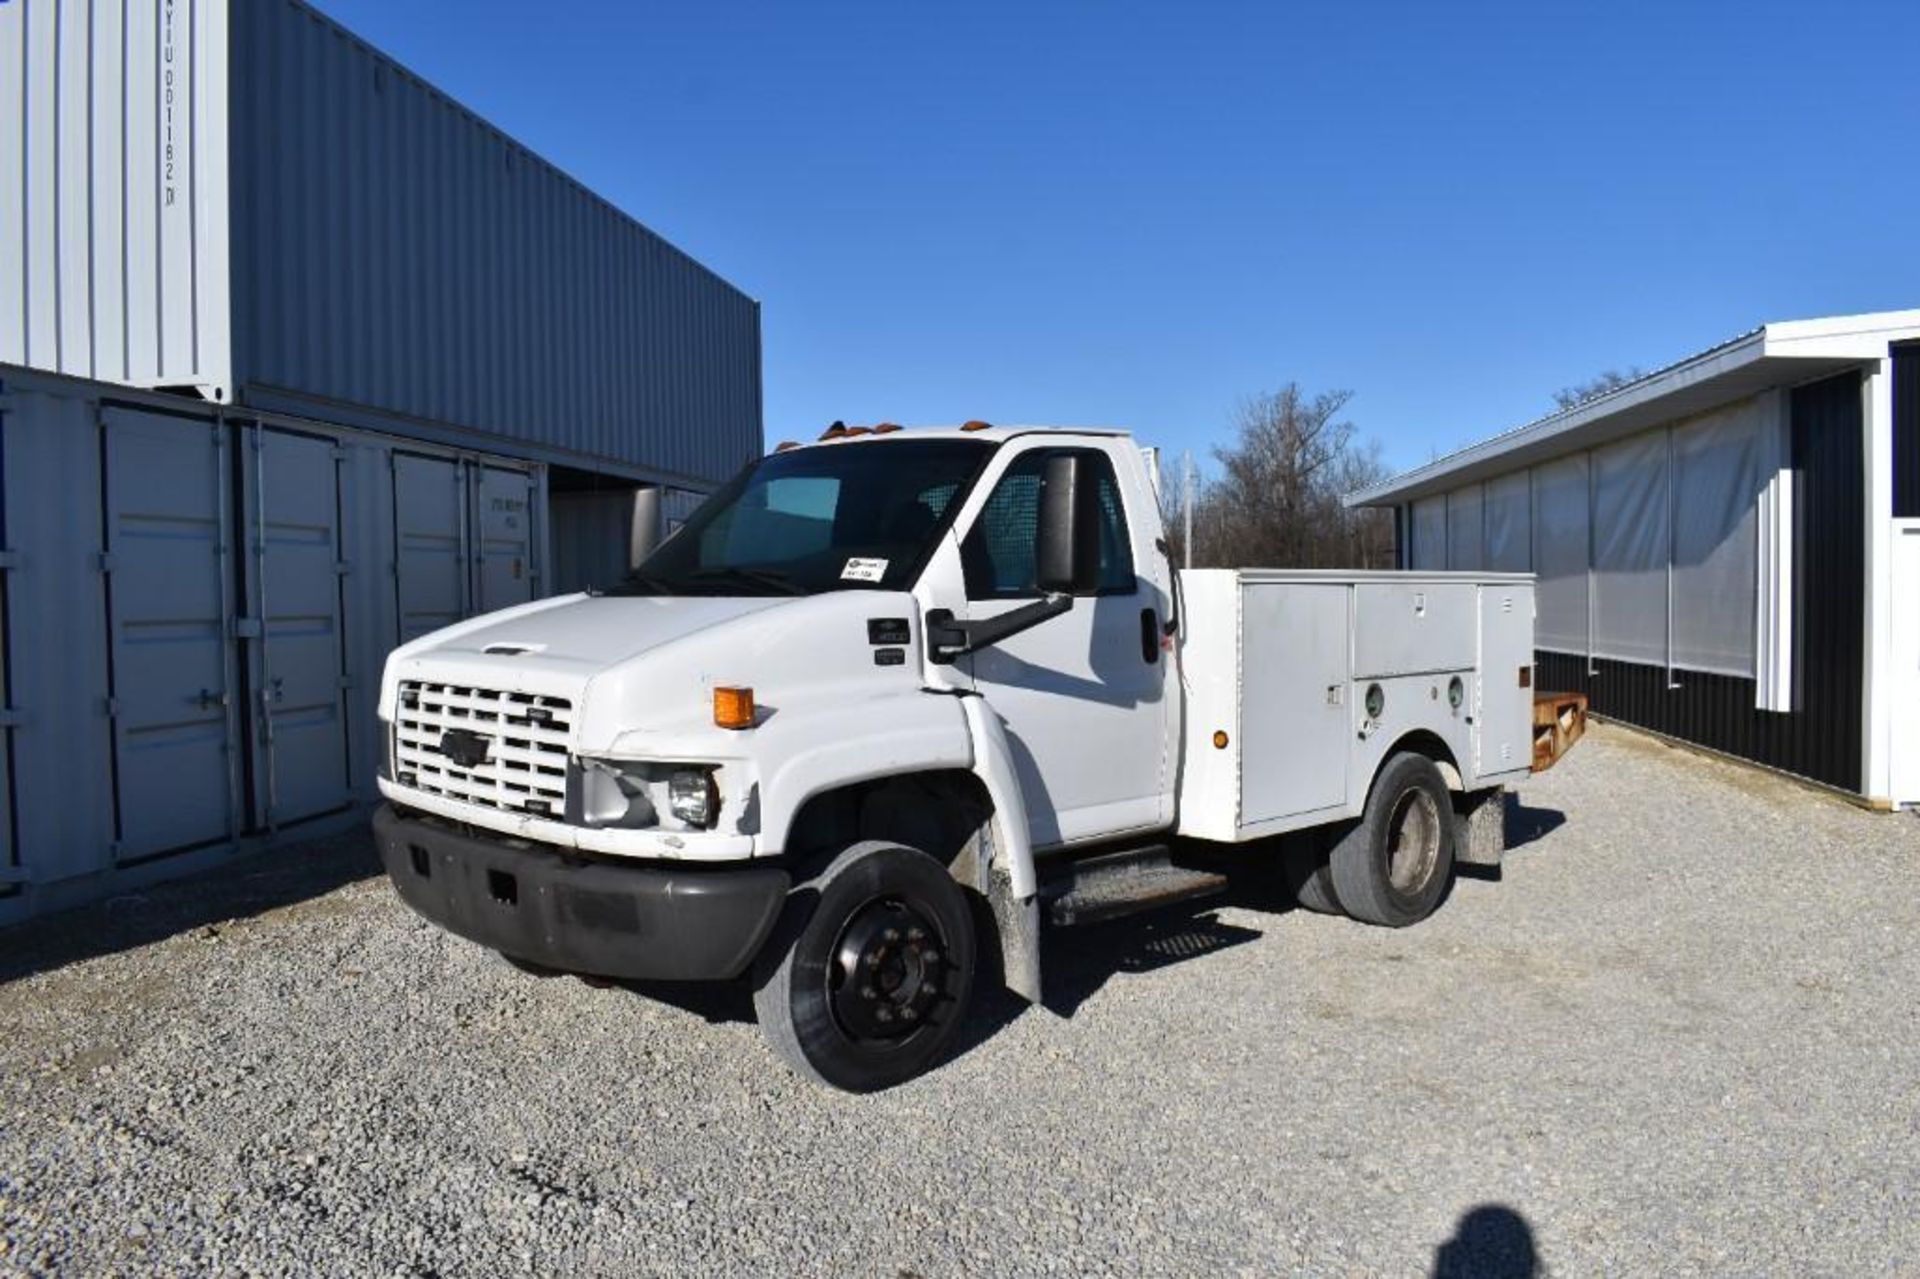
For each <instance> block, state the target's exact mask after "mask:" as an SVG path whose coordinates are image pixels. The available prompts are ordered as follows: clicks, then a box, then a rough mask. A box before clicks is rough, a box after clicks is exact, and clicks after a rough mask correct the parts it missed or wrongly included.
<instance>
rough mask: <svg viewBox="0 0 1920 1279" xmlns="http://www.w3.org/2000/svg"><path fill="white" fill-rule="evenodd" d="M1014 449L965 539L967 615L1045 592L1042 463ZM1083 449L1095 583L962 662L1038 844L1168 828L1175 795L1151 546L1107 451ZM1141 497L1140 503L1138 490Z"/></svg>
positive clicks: (1034, 452)
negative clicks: (1095, 503)
mask: <svg viewBox="0 0 1920 1279" xmlns="http://www.w3.org/2000/svg"><path fill="white" fill-rule="evenodd" d="M1060 451H1061V450H1058V449H1051V448H1046V447H1044V446H1036V447H1031V448H1029V449H1027V450H1026V451H1024V452H1022V453H1019V454H1018V455H1016V456H1014V457H1013V458H1012V460H1011V461H1010V462H1009V463H1008V465H1007V466H1006V468H1005V470H1004V471H1003V472H1002V473H1001V475H1000V478H999V479H998V480H997V481H996V482H995V483H994V486H993V488H992V489H991V491H990V492H989V494H988V496H987V500H986V504H985V506H984V507H982V508H981V510H980V512H979V514H978V515H977V516H976V517H975V519H974V522H973V524H972V526H971V527H970V528H969V529H968V530H967V532H966V534H965V536H964V538H963V540H962V542H961V560H962V564H963V567H964V572H965V576H966V582H967V601H968V604H967V615H968V616H969V617H971V618H973V619H976V620H978V619H981V618H987V617H994V616H997V615H999V614H1001V613H1006V612H1010V611H1012V610H1013V609H1016V608H1019V607H1021V606H1022V605H1023V604H1027V603H1030V602H1031V601H1033V600H1034V599H1037V598H1038V597H1039V592H1038V590H1037V589H1036V588H1035V586H1034V569H1035V563H1034V548H1035V541H1036V534H1037V532H1038V524H1039V511H1040V489H1041V484H1042V475H1043V473H1044V470H1045V465H1046V458H1047V457H1049V456H1052V455H1053V454H1055V453H1058V452H1060ZM1076 451H1079V452H1082V453H1083V454H1084V456H1085V457H1086V458H1087V460H1088V463H1089V464H1090V465H1091V467H1092V469H1093V477H1094V481H1095V484H1096V490H1097V492H1098V494H1099V498H1100V509H1101V513H1102V521H1101V524H1102V528H1101V555H1100V560H1101V564H1100V589H1099V591H1098V592H1097V593H1095V594H1090V595H1085V596H1081V597H1079V598H1077V599H1076V600H1075V601H1074V605H1073V608H1072V609H1071V610H1070V611H1069V612H1067V613H1064V614H1062V615H1060V616H1058V617H1054V618H1051V619H1049V620H1047V621H1045V622H1042V623H1040V624H1039V625H1038V626H1035V627H1033V628H1031V629H1029V630H1027V631H1024V632H1022V633H1021V634H1019V635H1015V636H1014V637H1012V638H1011V639H1007V640H1003V641H1002V642H1000V643H999V644H996V645H993V646H991V647H989V648H985V649H982V650H980V651H979V652H977V653H975V654H973V655H972V656H971V657H969V658H967V659H964V660H965V661H966V662H967V663H968V665H969V667H970V670H969V673H970V674H971V676H972V678H973V683H974V687H975V689H976V690H977V691H978V692H980V693H981V694H983V695H984V696H985V697H986V699H987V701H988V703H989V704H990V705H991V706H992V707H993V709H994V710H995V711H996V712H997V713H998V714H999V715H1000V717H1001V720H1002V722H1003V724H1004V726H1005V728H1006V733H1007V740H1008V742H1009V744H1010V745H1011V746H1012V748H1013V752H1014V757H1015V758H1014V764H1015V767H1016V768H1017V769H1018V771H1019V774H1020V785H1021V790H1022V791H1023V793H1024V796H1025V799H1026V805H1027V819H1028V825H1029V826H1030V827H1031V833H1032V837H1033V842H1034V843H1035V845H1037V846H1046V845H1052V844H1060V843H1070V842H1073V841H1077V840H1084V839H1091V838H1096V837H1099V836H1103V835H1111V834H1119V833H1122V832H1125V831H1129V830H1139V829H1145V828H1152V827H1156V826H1160V825H1163V824H1164V823H1165V822H1166V821H1167V820H1168V818H1169V816H1170V813H1169V807H1170V805H1169V802H1168V798H1167V795H1166V789H1167V772H1166V768H1167V699H1166V696H1165V677H1166V672H1167V666H1168V660H1167V654H1166V653H1165V652H1164V651H1163V648H1162V645H1161V642H1160V635H1161V631H1160V627H1161V623H1162V621H1163V620H1164V618H1163V614H1162V612H1161V603H1160V599H1161V597H1160V592H1159V591H1158V589H1157V588H1156V587H1155V585H1154V584H1153V582H1152V580H1151V579H1150V577H1149V575H1148V572H1143V571H1142V569H1143V567H1145V568H1146V569H1148V570H1149V571H1150V569H1151V561H1150V560H1147V559H1145V558H1144V557H1145V556H1150V555H1152V554H1154V553H1155V552H1154V549H1153V548H1152V547H1140V546H1136V545H1135V543H1134V539H1133V538H1132V537H1131V536H1130V535H1129V529H1130V526H1131V527H1139V528H1141V529H1143V530H1144V529H1148V528H1151V527H1153V522H1152V521H1151V520H1149V519H1146V518H1134V519H1131V520H1129V518H1128V516H1129V514H1131V512H1129V510H1128V509H1127V500H1128V499H1126V498H1123V496H1122V487H1121V485H1120V483H1119V481H1118V478H1117V476H1116V473H1115V471H1114V468H1113V464H1112V461H1111V459H1110V458H1109V457H1108V456H1107V455H1106V454H1105V453H1103V452H1100V451H1099V450H1095V449H1086V450H1076ZM1131 500H1133V501H1135V502H1139V501H1144V500H1145V499H1144V498H1143V497H1139V496H1134V497H1132V499H1131Z"/></svg>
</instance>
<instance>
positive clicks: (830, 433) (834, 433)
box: [820, 422, 847, 440]
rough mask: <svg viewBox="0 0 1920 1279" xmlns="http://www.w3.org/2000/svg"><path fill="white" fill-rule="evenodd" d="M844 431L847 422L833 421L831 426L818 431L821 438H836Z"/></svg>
mask: <svg viewBox="0 0 1920 1279" xmlns="http://www.w3.org/2000/svg"><path fill="white" fill-rule="evenodd" d="M846 433H847V424H846V423H845V422H835V423H834V424H833V425H832V426H830V427H828V428H827V429H826V430H824V431H822V432H820V438H821V439H823V440H837V439H839V438H840V437H841V436H843V435H845V434H846Z"/></svg>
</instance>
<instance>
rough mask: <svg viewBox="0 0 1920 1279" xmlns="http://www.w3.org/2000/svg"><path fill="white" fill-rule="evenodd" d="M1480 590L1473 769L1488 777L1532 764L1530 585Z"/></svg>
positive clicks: (1528, 583) (1529, 583)
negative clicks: (1478, 662)
mask: <svg viewBox="0 0 1920 1279" xmlns="http://www.w3.org/2000/svg"><path fill="white" fill-rule="evenodd" d="M1479 589H1480V664H1479V675H1478V676H1477V678H1476V679H1475V680H1474V697H1473V708H1474V711H1473V770H1474V773H1475V774H1476V775H1477V776H1479V777H1492V776H1495V775H1497V774H1500V773H1506V772H1511V771H1512V770H1514V769H1516V768H1529V767H1531V766H1532V763H1533V584H1532V583H1531V582H1516V583H1513V584H1511V585H1508V584H1504V583H1503V584H1500V585H1490V586H1482V587H1480V588H1479ZM1523 681H1524V682H1523Z"/></svg>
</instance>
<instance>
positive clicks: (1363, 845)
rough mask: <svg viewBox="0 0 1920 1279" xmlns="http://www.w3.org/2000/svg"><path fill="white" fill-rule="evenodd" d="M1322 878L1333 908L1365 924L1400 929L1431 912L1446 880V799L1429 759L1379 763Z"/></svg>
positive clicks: (1449, 816)
mask: <svg viewBox="0 0 1920 1279" xmlns="http://www.w3.org/2000/svg"><path fill="white" fill-rule="evenodd" d="M1327 878H1328V880H1329V881H1330V884H1331V887H1332V890H1333V896H1334V898H1335V899H1336V900H1337V901H1338V903H1339V905H1340V908H1341V909H1342V910H1344V911H1345V912H1346V913H1347V914H1349V915H1351V916H1353V917H1354V918H1355V919H1358V920H1361V921H1363V922H1365V923H1369V924H1380V925H1383V926H1385V927H1387V928H1405V927H1406V926H1407V925H1408V924H1417V923H1419V922H1420V921H1421V920H1423V919H1425V918H1426V917H1427V916H1428V915H1431V914H1432V913H1433V912H1434V908H1435V907H1437V906H1439V904H1440V899H1441V898H1442V897H1444V896H1446V892H1447V885H1448V883H1449V882H1450V881H1451V880H1452V878H1453V795H1452V792H1450V791H1449V790H1448V789H1447V782H1446V779H1445V778H1443V777H1442V776H1440V770H1439V768H1437V767H1436V766H1435V765H1434V762H1433V761H1432V760H1430V759H1428V758H1427V757H1426V756H1424V755H1415V754H1412V753H1403V754H1399V755H1395V756H1393V757H1391V758H1390V759H1388V760H1387V762H1386V764H1384V765H1383V766H1382V767H1381V769H1380V775H1379V776H1378V777H1376V778H1375V779H1374V783H1373V790H1372V792H1371V793H1370V794H1369V795H1368V796H1367V807H1366V810H1365V811H1364V812H1363V813H1362V814H1361V817H1360V821H1359V822H1358V824H1356V825H1355V826H1354V827H1353V828H1352V829H1351V830H1349V831H1348V832H1347V833H1346V834H1345V835H1343V836H1342V837H1341V838H1340V840H1339V842H1338V843H1336V844H1335V845H1334V846H1333V852H1332V854H1331V855H1330V856H1329V857H1328V858H1327Z"/></svg>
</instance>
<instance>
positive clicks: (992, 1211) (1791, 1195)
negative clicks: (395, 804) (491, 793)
mask: <svg viewBox="0 0 1920 1279" xmlns="http://www.w3.org/2000/svg"><path fill="white" fill-rule="evenodd" d="M1512 821H1513V832H1512V834H1513V838H1514V839H1515V840H1516V841H1520V840H1524V841H1525V842H1524V843H1523V844H1521V846H1519V847H1518V848H1516V849H1515V851H1514V852H1513V853H1512V854H1511V855H1510V856H1509V859H1508V863H1507V866H1506V868H1505V871H1504V876H1503V879H1502V880H1501V881H1500V882H1489V881H1486V880H1462V881H1461V882H1460V883H1459V885H1458V886H1457V888H1456V889H1455V891H1454V894H1453V897H1452V899H1451V901H1449V902H1448V903H1447V905H1446V906H1445V907H1444V908H1443V909H1442V910H1441V912H1440V913H1439V914H1438V915H1437V916H1436V917H1434V918H1433V919H1432V920H1430V921H1428V922H1427V923H1425V924H1423V925H1421V926H1419V927H1417V928H1414V929H1411V930H1407V931H1401V932H1391V931H1386V930H1382V929H1374V928H1366V927H1362V926H1360V925H1357V924H1352V923H1348V922H1344V921H1340V920H1335V919H1329V918H1324V917H1321V916H1316V915H1310V914H1307V913H1305V912H1302V911H1295V910H1286V909H1284V908H1283V907H1282V906H1281V905H1280V904H1278V903H1271V902H1264V901H1263V900H1262V899H1261V898H1260V896H1259V895H1258V894H1257V893H1250V894H1244V895H1240V896H1236V897H1234V898H1231V899H1229V904H1228V905H1226V906H1224V907H1218V908H1217V909H1212V910H1205V911H1199V912H1190V913H1188V914H1184V915H1182V914H1179V913H1175V914H1174V915H1172V916H1168V917H1161V918H1159V919H1157V920H1154V921H1153V922H1150V923H1149V922H1143V921H1141V920H1134V921H1123V922H1122V923H1119V924H1116V925H1112V926H1109V927H1107V928H1105V929H1103V930H1097V931H1094V930H1082V931H1080V932H1078V933H1066V934H1056V935H1055V938H1054V941H1055V945H1054V947H1053V950H1052V952H1051V954H1052V961H1051V962H1052V965H1053V967H1052V971H1051V976H1052V978H1053V979H1054V982H1055V985H1056V987H1057V989H1058V999H1057V1002H1058V1003H1059V1005H1060V1007H1061V1009H1062V1011H1063V1012H1064V1013H1065V1014H1066V1015H1064V1016H1063V1015H1061V1014H1060V1013H1054V1012H1042V1011H1039V1010H1023V1009H1021V1008H1020V1007H1019V1006H1018V1005H1015V1004H1013V1003H1011V1002H1010V1001H1006V1000H1004V999H1003V1000H999V1001H996V1002H995V1003H994V1004H992V1006H990V1007H989V1008H988V1009H987V1010H986V1012H985V1014H984V1015H983V1016H982V1017H981V1018H980V1019H979V1025H978V1029H977V1033H975V1035H974V1036H973V1037H972V1039H971V1040H970V1041H969V1044H968V1046H967V1048H966V1050H965V1051H964V1052H963V1053H962V1054H961V1055H960V1056H959V1057H958V1058H957V1059H956V1060H954V1061H953V1062H951V1063H950V1064H948V1065H947V1066H945V1067H944V1068H942V1069H940V1070H938V1071H937V1072H935V1073H934V1074H932V1075H931V1076H929V1077H927V1078H924V1079H921V1080H918V1081H916V1082H914V1083H912V1084H910V1085H907V1086H905V1087H903V1088H899V1089H896V1090H894V1091H893V1092H890V1093H885V1094H882V1095H879V1096H872V1097H866V1098H856V1097H849V1096H844V1095H839V1094H834V1093H829V1092H824V1091H820V1090H817V1089H814V1088H811V1087H807V1086H804V1085H802V1084H801V1083H800V1082H799V1081H798V1080H796V1079H795V1078H793V1077H792V1076H790V1075H788V1074H787V1073H786V1072H785V1071H783V1070H782V1069H781V1068H780V1067H779V1066H778V1065H777V1064H775V1062H774V1061H773V1059H772V1058H771V1056H770V1055H769V1054H768V1053H767V1051H765V1049H764V1048H763V1047H762V1045H761V1042H760V1040H759V1038H758V1034H757V1031H756V1030H755V1028H754V1026H753V1025H752V1024H751V1020H750V1014H749V1011H748V1008H747V1005H746V1001H745V999H744V997H741V996H738V995H735V994H732V993H730V992H723V991H722V992H716V991H713V990H695V991H690V992H682V993H679V994H677V995H675V996H674V1002H663V1001H661V1000H659V999H654V998H642V997H640V996H638V995H636V994H635V993H633V992H632V991H629V990H625V989H619V988H612V989H595V988H591V987H588V986H586V985H584V984H582V983H580V982H577V981H574V980H572V979H558V980H540V979H537V978H532V977H527V976H524V975H521V974H519V973H516V972H514V971H511V970H509V969H508V968H506V967H505V966H503V965H501V964H500V963H498V962H496V961H495V960H494V959H492V958H491V957H490V956H489V955H487V954H485V953H483V952H481V951H480V950H478V949H476V948H475V947H473V946H470V945H468V944H467V943H464V942H461V941H458V940H455V939H452V938H449V937H447V936H445V935H443V934H441V933H439V932H437V931H436V930H434V929H432V928H430V927H428V926H427V925H425V924H423V923H421V922H419V921H417V920H416V919H415V918H414V917H413V916H411V915H410V914H409V913H408V912H407V911H406V910H405V909H404V908H403V907H402V906H401V905H400V904H399V903H398V901H397V900H396V899H395V898H394V897H393V896H392V895H391V893H389V892H388V890H387V888H386V886H385V884H384V882H383V881H382V880H380V879H378V878H375V877H373V876H372V871H373V864H372V858H371V853H370V851H369V848H368V845H367V843H366V840H365V837H364V836H363V835H361V836H354V837H351V838H345V839H340V840H336V841H332V842H329V843H325V844H320V845H315V846H311V847H308V848H305V849H301V850H296V851H295V852H292V853H282V854H280V855H279V856H278V857H277V858H273V859H270V860H262V861H255V862H252V863H249V864H246V865H244V866H242V867H240V868H238V869H236V870H235V871H231V872H229V873H228V874H227V875H225V876H224V877H221V878H218V879H211V880H203V881H198V882H191V883H188V884H184V885H176V886H174V887H171V888H168V889H165V890H162V891H158V892H154V893H150V894H147V895H145V896H143V897H140V898H130V899H124V900H121V901H118V902H115V903H113V904H112V905H111V906H110V907H109V908H107V909H106V910H104V911H102V910H95V911H93V912H91V913H88V914H85V915H78V916H69V917H66V918H64V919H57V920H49V921H44V922H42V923H40V924H36V925H32V926H30V927H29V928H26V929H19V930H15V931H13V932H12V933H10V934H0V1272H6V1271H11V1270H18V1271H20V1272H38V1271H64V1272H71V1273H89V1274H92V1273H116V1272H118V1273H127V1274H149V1273H162V1272H166V1273H179V1272H182V1271H188V1270H206V1271H212V1272H216V1273H236V1274H237V1273H270V1274H281V1273H310V1272H330V1273H370V1274H438V1275H480V1276H487V1275H494V1274H503V1273H507V1274H510V1273H522V1272H526V1273H539V1274H564V1273H583V1274H607V1275H617V1274H636V1273H668V1272H685V1271H689V1270H696V1269H697V1270H700V1271H705V1272H721V1273H736V1274H740V1273H833V1274H870V1275H883V1276H893V1277H896V1279H897V1277H898V1276H904V1275H908V1274H913V1275H925V1276H933V1275H945V1274H953V1273H958V1272H963V1271H976V1272H982V1273H993V1274H1007V1273H1015V1272H1020V1273H1040V1272H1071V1273H1085V1272H1093V1273H1103V1272H1117V1273H1136V1274H1138V1273H1151V1274H1156V1275H1159V1274H1176V1273H1197V1272H1201V1271H1211V1270H1217V1269H1228V1270H1234V1271H1241V1272H1253V1273H1262V1274H1267V1273H1274V1272H1276V1271H1285V1270H1290V1269H1296V1268H1297V1269H1306V1270H1313V1271H1316V1272H1321V1273H1327V1272H1332V1273H1374V1272H1378V1273H1386V1274H1394V1275H1405V1274H1415V1273H1426V1272H1428V1271H1429V1270H1433V1271H1437V1272H1438V1273H1442V1274H1490V1273H1491V1274H1501V1273H1525V1272H1526V1271H1525V1269H1524V1266H1525V1265H1526V1264H1527V1263H1529V1262H1531V1261H1534V1260H1536V1259H1537V1261H1538V1263H1539V1264H1540V1266H1541V1267H1542V1268H1544V1269H1551V1270H1553V1271H1556V1272H1559V1273H1562V1274H1575V1273H1590V1272H1594V1271H1602V1270H1606V1271H1614V1272H1625V1273H1634V1272H1639V1273H1645V1272H1649V1271H1655V1270H1657V1271H1661V1272H1667V1273H1689V1272H1729V1271H1732V1272H1743V1273H1753V1272H1775V1273H1779V1272H1789V1271H1791V1272H1802V1273H1805V1272H1827V1273H1836V1274H1839V1273H1845V1274H1859V1273H1888V1272H1896V1271H1904V1272H1908V1273H1912V1272H1913V1271H1914V1270H1915V1269H1916V1268H1920V1070H1917V1069H1916V1062H1920V1013H1917V1011H1916V1010H1917V1009H1920V895H1916V892H1915V880H1916V872H1917V871H1920V820H1916V819H1915V818H1914V817H1913V816H1911V815H1899V816H1884V815H1882V816H1875V815H1872V814H1868V813H1865V812H1861V811H1859V810H1856V809H1854V808H1852V807H1850V806H1848V805H1846V804H1844V803H1842V802H1840V801H1838V800H1835V799H1832V798H1829V797H1826V796H1824V795H1821V794H1816V793H1813V792H1810V791H1808V790H1805V789H1802V788H1800V787H1798V786H1795V785H1792V784H1789V783H1785V782H1782V781H1778V780H1776V779H1773V778H1769V777H1767V776H1764V775H1762V774H1759V773H1755V772H1752V771H1749V770H1745V769H1742V768H1738V767H1735V766H1732V765H1727V764H1722V763H1719V762H1716V761H1710V760H1704V759H1702V758H1699V757H1697V756H1694V755H1691V754H1688V753H1685V752H1681V751H1677V750H1673V749H1669V748H1667V747H1664V746H1661V745H1658V744H1655V743H1653V742H1651V741H1648V740H1647V739H1644V738H1641V737H1638V736H1636V735H1633V734H1630V733H1627V732H1624V731H1621V730H1617V729H1609V728H1605V727H1601V728H1598V729H1596V730H1595V731H1594V732H1593V733H1591V734H1590V735H1589V738H1588V740H1587V741H1586V742H1585V743H1583V744H1582V745H1581V746H1580V748H1579V749H1578V750H1576V751H1575V752H1574V753H1573V755H1572V756H1571V758H1570V759H1569V760H1568V761H1567V762H1566V763H1565V764H1563V765H1562V766H1561V768H1559V769H1557V770H1555V771H1554V772H1552V773H1550V774H1547V775H1545V776H1543V777H1541V778H1539V779H1537V780H1536V781H1535V782H1533V783H1532V784H1531V785H1530V786H1528V787H1527V788H1526V789H1525V790H1524V791H1523V792H1522V794H1521V799H1520V805H1519V807H1518V808H1517V810H1516V812H1515V814H1514V815H1513V818H1512ZM103 921H104V922H103Z"/></svg>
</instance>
